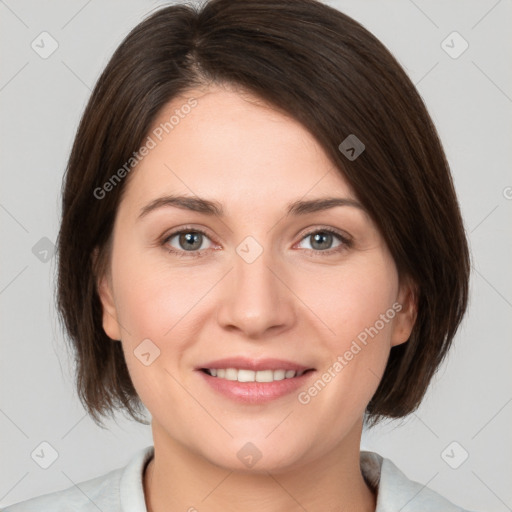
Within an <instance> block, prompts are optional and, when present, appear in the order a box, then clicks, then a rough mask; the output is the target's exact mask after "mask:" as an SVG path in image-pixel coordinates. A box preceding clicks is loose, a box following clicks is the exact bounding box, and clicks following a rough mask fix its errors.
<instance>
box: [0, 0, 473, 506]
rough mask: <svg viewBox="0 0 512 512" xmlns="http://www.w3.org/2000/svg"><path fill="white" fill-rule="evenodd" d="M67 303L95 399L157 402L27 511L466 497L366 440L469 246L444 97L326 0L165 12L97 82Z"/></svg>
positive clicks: (411, 389)
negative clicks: (114, 456)
mask: <svg viewBox="0 0 512 512" xmlns="http://www.w3.org/2000/svg"><path fill="white" fill-rule="evenodd" d="M58 254H59V282H58V301H59V310H60V313H61V315H62V318H63V321H64V323H65V326H66V328H67V330H68V333H69V336H70V339H71V341H72V343H73V347H74V349H75V351H76V359H77V386H78V390H79V396H80V398H81V400H82V402H83V404H84V406H85V407H86V408H87V410H88V412H89V413H90V415H91V416H92V417H93V418H94V419H95V421H97V422H98V423H99V424H101V419H100V417H101V416H102V415H107V414H113V412H114V411H115V410H116V409H121V410H125V411H127V412H128V413H129V414H130V415H132V416H133V418H135V419H136V420H138V421H142V422H143V421H144V420H143V419H142V418H141V417H140V416H139V413H141V412H142V411H143V409H144V407H146V408H147V410H148V411H149V412H150V413H151V416H152V421H151V428H152V433H153V440H154V446H151V447H148V448H146V449H145V450H143V451H142V452H140V453H138V454H137V455H136V456H135V457H134V458H133V459H132V461H131V462H130V464H129V465H128V466H127V467H126V468H121V469H119V470H115V471H112V472H110V473H108V474H106V475H103V476H100V477H98V478H96V479H94V480H91V481H88V482H85V483H82V484H80V489H77V488H76V487H73V488H70V489H67V490H65V491H59V492H55V493H51V494H48V495H45V496H41V497H37V498H34V499H32V500H28V501H25V502H23V503H21V504H18V505H14V506H11V507H8V508H7V509H6V510H7V511H8V512H16V511H18V510H19V511H21V510H23V511H32V510H34V511H35V510H38V511H42V510H48V511H50V510H51V511H57V510H97V509H100V510H102V511H103V512H107V511H113V510H124V511H133V512H141V511H145V510H147V511H149V512H160V511H169V510H190V511H192V510H199V511H201V510H211V511H216V510H221V509H222V510H244V511H252V510H258V511H260V510H261V509H262V508H263V509H266V510H273V511H281V510H287V511H290V510H310V511H314V510H326V509H327V510H361V511H377V512H382V511H385V510H409V511H413V510H418V511H419V510H421V511H426V510H436V511H439V510H443V511H451V510H454V511H455V510H461V509H460V508H459V507H457V506H455V505H454V504H452V503H450V502H449V501H448V500H447V499H445V498H443V497H442V496H440V495H439V494H437V493H435V492H434V491H431V490H429V489H427V488H424V486H422V485H420V484H418V483H416V482H413V481H411V480H409V479H408V478H407V477H406V476H405V475H404V474H403V473H402V472H401V471H400V470H399V469H398V468H397V467H396V466H395V465H394V464H393V463H392V462H391V461H390V460H388V459H384V458H382V457H381V456H380V455H378V454H376V453H373V452H361V451H360V439H361V431H362V427H363V422H365V421H366V423H367V424H368V425H374V424H376V423H377V422H378V421H379V420H381V419H383V418H401V417H404V416H406V415H407V414H409V413H411V412H412V411H414V410H415V409H416V408H417V407H418V405H419V403H420V401H421V399H422V397H423V396H424V394H425V391H426V389H427V386H428V384H429V382H430V380H431V378H432V376H433V374H434V373H435V371H436V369H437V368H438V366H439V364H440V363H441V362H442V360H443V358H444V357H445V355H446V353H447V351H448V349H449V347H450V344H451V341H452V339H453V337H454V335H455V332H456V330H457V328H458V325H459V323H460V321H461V319H462V316H463V314H464V311H465V309H466V303H467V295H468V276H469V261H468V260H469V258H468V248H467V242H466V239H465V235H464V229H463V224H462V220H461V215H460V211H459V207H458V203H457V199H456V195H455V192H454V188H453V184H452V180H451V176H450V171H449V167H448V164H447V161H446V158H445V155H444V152H443V149H442V145H441V143H440V141H439V139H438V136H437V133H436V130H435V128H434V126H433V124H432V122H431V119H430V117H429V115H428V113H427V111H426V109H425V106H424V104H423V102H422V100H421V98H420V96H419V94H418V93H417V91H416V90H415V88H414V86H413V84H412V83H411V82H410V80H409V79H408V77H407V76H406V74H405V73H404V71H403V70H402V68H401V67H400V66H399V64H398V63H397V61H396V60H395V59H394V58H393V56H392V55H391V54H390V53H389V52H388V51H387V50H386V48H385V47H384V46H383V45H382V44H381V43H380V42H379V41H378V40H377V39H376V38H375V37H374V36H373V35H371V34H370V33H369V32H368V31H366V30H365V29H364V28H363V27H362V26H361V25H359V24H358V23H357V22H355V21H354V20H352V19H351V18H349V17H347V16H346V15H344V14H342V13H340V12H338V11H336V10H334V9H332V8H330V7H328V6H326V5H323V4H321V3H319V2H315V1H313V0H293V1H291V0H277V1H273V0H272V1H271V0H265V1H263V0H254V1H253V0H248V1H244V2H236V1H232V0H213V1H211V2H208V3H206V4H205V5H204V6H203V7H201V8H198V9H194V8H192V7H189V6H185V5H176V6H170V7H166V8H163V9H161V10H159V11H157V12H156V13H154V14H153V15H152V16H150V17H149V18H148V19H146V20H145V21H144V22H143V23H141V24H140V25H138V26H137V27H136V28H135V29H134V30H133V31H132V32H131V33H130V34H129V35H128V37H127V38H126V39H125V40H124V41H123V43H122V44H121V45H120V47H119V48H118V49H117V51H116V52H115V54H114V55H113V57H112V59H111V61H110V62H109V64H108V65H107V67H106V69H105V71H104V72H103V74H102V76H101V77H100V79H99V81H98V83H97V85H96V88H95V90H94V91H93V94H92V96H91V99H90V101H89V103H88V105H87V107H86V110H85V113H84V116H83V118H82V121H81V124H80V127H79V129H78V133H77V135H76V139H75V143H74V146H73V149H72V153H71V156H70V159H69V163H68V168H67V172H66V176H65V186H64V191H63V216H62V224H61V230H60V234H59V243H58Z"/></svg>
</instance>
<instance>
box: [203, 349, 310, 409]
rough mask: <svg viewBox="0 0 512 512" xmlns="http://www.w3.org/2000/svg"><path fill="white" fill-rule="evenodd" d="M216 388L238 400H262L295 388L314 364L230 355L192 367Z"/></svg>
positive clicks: (259, 401) (307, 375)
mask: <svg viewBox="0 0 512 512" xmlns="http://www.w3.org/2000/svg"><path fill="white" fill-rule="evenodd" d="M196 370H199V371H200V373H201V374H202V375H204V378H205V380H206V382H207V383H208V384H209V385H210V386H211V387H212V388H213V389H214V390H215V391H217V392H219V393H221V394H223V395H224V396H227V397H228V398H231V399H233V400H235V401H237V402H241V403H253V404H254V403H264V402H267V401H270V400H273V399H276V398H279V397H281V396H284V395H286V394H289V393H291V392H292V391H294V390H296V389H297V388H298V387H299V386H301V385H302V384H303V383H304V380H305V379H307V378H308V377H309V374H311V373H314V370H315V369H314V368H311V367H308V366H304V365H301V364H298V363H295V362H293V361H287V360H284V359H249V358H242V357H232V358H226V359H220V360H216V361H210V362H207V363H205V364H204V365H201V366H200V367H198V368H196Z"/></svg>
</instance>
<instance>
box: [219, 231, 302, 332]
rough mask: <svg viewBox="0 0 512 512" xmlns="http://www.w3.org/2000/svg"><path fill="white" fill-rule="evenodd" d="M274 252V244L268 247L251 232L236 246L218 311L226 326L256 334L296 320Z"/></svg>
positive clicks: (220, 321)
mask: <svg viewBox="0 0 512 512" xmlns="http://www.w3.org/2000/svg"><path fill="white" fill-rule="evenodd" d="M273 255H274V251H272V249H271V248H265V247H264V246H263V244H261V243H260V242H259V241H258V240H256V239H255V238H254V237H252V236H247V237H246V238H245V239H243V240H242V242H240V244H239V245H238V246H237V247H236V248H235V252H234V254H233V266H234V268H233V272H231V273H230V281H229V286H227V287H226V291H225V294H224V295H223V298H222V300H221V304H220V305H219V310H218V314H217V319H218V321H219V323H221V324H222V325H223V326H224V327H227V326H232V327H236V328H238V329H239V330H241V331H243V332H244V333H245V334H246V335H247V336H251V337H255V336H260V335H262V334H263V333H264V332H265V331H266V330H267V329H269V328H271V327H273V328H277V327H278V326H281V327H283V326H285V325H288V324H290V323H291V322H292V321H293V307H292V304H291V302H290V297H289V295H290V293H289V291H288V289H287V288H286V286H284V284H283V283H282V282H281V280H280V279H279V278H278V277H276V274H279V270H278V269H279V262H278V261H277V259H276V258H274V257H273ZM281 279H283V280H285V279H284V277H282V278H281Z"/></svg>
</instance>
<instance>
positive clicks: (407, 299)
mask: <svg viewBox="0 0 512 512" xmlns="http://www.w3.org/2000/svg"><path fill="white" fill-rule="evenodd" d="M393 309H394V310H395V311H397V314H396V316H395V318H394V325H393V334H392V336H391V346H393V347H394V346H395V345H401V344H402V343H405V342H406V341H407V340H408V339H409V337H410V336H411V332H412V329H413V327H414V324H415V322H416V317H417V316H418V293H417V286H416V285H415V283H413V282H412V280H411V279H409V278H404V279H402V280H401V282H400V289H399V292H398V297H397V301H396V303H395V304H394V305H393Z"/></svg>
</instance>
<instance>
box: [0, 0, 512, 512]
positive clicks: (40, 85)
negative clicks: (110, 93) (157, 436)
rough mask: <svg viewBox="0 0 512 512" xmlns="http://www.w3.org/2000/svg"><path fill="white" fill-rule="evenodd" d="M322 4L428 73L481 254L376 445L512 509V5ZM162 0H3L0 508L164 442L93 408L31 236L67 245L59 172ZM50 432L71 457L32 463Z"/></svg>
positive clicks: (430, 101)
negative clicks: (115, 67) (59, 238)
mask: <svg viewBox="0 0 512 512" xmlns="http://www.w3.org/2000/svg"><path fill="white" fill-rule="evenodd" d="M326 3H329V4H330V5H332V6H334V7H337V8H339V9H340V10H342V11H343V12H345V13H347V14H348V15H350V16H352V17H354V18H355V19H356V20H358V21H359V22H361V23H362V24H363V25H364V26H366V27H367V28H368V29H369V30H370V31H372V32H373V33H374V34H375V35H376V36H377V37H378V38H379V39H380V40H381V41H382V42H383V43H384V44H385V45H386V46H387V47H388V48H389V49H390V50H391V51H392V52H393V53H394V55H395V56H396V57H397V58H398V60H399V62H400V63H401V64H402V65H403V66H404V68H405V70H406V71H407V73H408V74H409V76H410V77H411V79H412V80H413V82H414V83H415V84H417V87H418V89H419V92H420V94H421V95H422V96H423V98H424V99H425V102H426V104H427V106H428V108H429V111H430V113H431V115H432V117H433V119H434V122H435V123H436V126H437V128H438V130H439V133H440V136H441V139H442V141H443V144H444V146H445V149H446V152H447V155H448V158H449V162H450V164H451V166H452V172H453V176H454V180H455V185H456V189H457V191H458V195H459V198H460V202H461V207H462V211H463V216H464V220H465V224H466V229H467V232H468V236H469V239H470V243H471V250H472V257H473V275H472V282H471V305H470V309H469V312H468V314H467V317H466V319H465V322H464V324H463V325H462V328H461V330H460V332H459V333H458V335H457V338H456V340H455V345H454V348H453V350H452V352H451V354H450V356H449V359H448V360H447V362H446V364H444V365H443V367H442V368H441V370H440V372H439V374H438V375H437V377H436V379H435V381H434V382H433V383H432V385H431V387H430V389H429V392H428V395H427V397H426V399H425V401H424V403H423V404H422V405H421V407H420V409H419V410H418V411H417V412H416V413H415V414H412V415H410V416H409V417H408V418H406V419H405V420H404V421H402V422H392V423H388V424H386V425H382V426H380V427H378V428H376V429H375V430H374V431H371V432H365V433H364V438H363V448H365V449H370V450H374V451H377V452H379V453H381V454H382V455H384V456H386V457H389V458H391V459H392V460H393V461H394V462H395V463H396V464H397V465H398V466H399V467H400V468H401V469H402V470H403V471H404V472H405V473H406V474H407V475H408V476H409V477H410V478H412V479H414V480H417V481H419V482H422V483H424V484H427V485H428V486H429V487H431V488H433V489H434V490H436V491H438V492H440V493H441V494H443V495H445V496H446V497H448V498H449V499H451V500H452V501H454V502H455V503H457V504H460V505H461V506H464V507H466V508H469V509H473V510H476V511H484V510H485V511H488V512H491V511H493V512H504V511H506V510H512V486H511V485H510V483H511V482H512V464H511V459H512V457H511V456H512V440H511V436H510V426H511V423H512V386H511V379H510V375H511V372H510V363H511V359H512V358H511V355H512V344H511V343H510V329H511V327H512V325H511V318H512V315H511V313H512V286H511V284H512V283H511V281H512V279H511V271H510V261H511V253H512V237H511V232H510V228H509V225H507V221H509V220H510V214H511V210H512V199H511V198H512V188H511V187H512V175H511V173H510V164H511V161H512V158H511V153H512V150H511V146H512V144H511V141H512V137H511V136H512V133H511V132H512V127H511V112H512V87H511V75H512V68H511V66H510V62H512V45H511V36H510V20H511V19H512V5H511V4H512V2H511V1H510V0H500V1H496V0H486V1H483V0H482V1H464V2H462V1H446V0H444V1H441V0H437V1H426V0H421V1H420V0H415V1H414V2H413V1H412V0H393V1H391V0H387V1H382V0H378V1H377V0H375V1H368V0H359V1H357V0H339V1H330V2H326ZM163 4H164V3H163V2H155V1H152V2H150V1H143V0H130V1H125V0H123V1H121V0H109V1H103V2H100V1H98V0H89V1H82V0H80V1H78V0H73V1H70V0H67V1H64V0H60V1H55V2H52V3H51V4H49V3H46V2H39V1H36V0H30V1H16V0H5V1H4V0H0V44H1V46H0V48H1V53H2V60H1V67H0V73H1V76H0V102H1V114H0V125H1V156H2V158H1V171H2V178H1V194H0V222H1V229H2V256H1V257H2V261H1V275H0V308H1V315H2V324H1V338H0V339H1V343H2V349H1V360H0V364H1V366H0V379H1V388H0V389H1V397H0V400H1V401H0V429H1V441H0V442H1V454H2V455H1V458H0V460H1V461H2V465H1V473H0V506H6V505H9V504H11V503H14V502H18V501H21V500H23V499H27V498H29V497H32V496H36V495H40V494H43V493H47V492H51V491H55V490H58V489H63V488H66V487H69V486H71V485H72V484H73V483H77V482H80V481H83V480H86V479H89V478H92V477H95V476H98V475H100V474H103V473H106V472H107V471H110V470H111V469H114V468H117V467H120V466H123V465H125V464H126V463H127V462H128V460H129V459H130V458H131V457H132V456H133V454H134V453H135V452H136V451H137V450H139V449H141V448H143V447H145V446H148V445H150V444H152V439H151V432H150V428H149V427H146V426H143V425H139V424H137V423H135V422H129V421H127V420H125V419H124V418H123V416H121V415H119V416H118V417H119V420H118V423H117V424H116V423H111V424H109V430H102V429H100V428H99V427H97V426H96V425H95V424H94V423H93V422H92V420H91V419H90V418H89V417H88V416H86V414H85V412H84V410H83V408H82V406H81V405H80V403H79V401H78V399H77V398H76V394H75V392H74V383H73V374H72V364H71V362H70V358H69V356H68V352H67V351H66V348H65V342H64V338H63V336H62V334H61V332H60V328H59V325H58V323H57V320H56V316H55V308H54V304H53V292H54V279H55V278H54V271H55V259H54V258H52V259H51V260H49V261H48V262H46V263H45V262H44V261H41V259H40V258H43V259H44V253H43V252H42V251H43V250H44V247H43V249H41V248H39V258H38V257H36V255H35V254H34V253H33V251H32V249H33V247H34V246H35V245H36V244H37V243H38V242H39V241H40V239H41V238H43V237H47V238H48V239H50V240H51V241H52V242H55V239H56V235H57V231H58V222H59V215H60V185H61V178H62V174H63V171H64V168H65V164H66V160H67V157H68V154H69V150H70V148H71V144H72V140H73V137H74V135H75V130H76V128H77V124H78V121H79V118H80V115H81V112H82V110H83V108H84V106H85V103H86V101H87V99H88V97H89V95H90V92H91V89H92V87H93V85H94V83H95V81H96V79H97V78H98V76H99V73H100V72H101V70H102V69H103V67H104V66H105V65H106V63H107V61H108V59H109V57H110V56H111V54H112V52H113V51H114V49H115V48H116V47H117V45H118V44H119V43H120V42H121V40H122V39H123V38H124V36H125V35H126V34H127V32H128V31H129V30H130V29H131V28H132V27H133V26H135V25H136V24H137V23H138V22H139V21H141V20H142V18H143V17H144V16H145V15H146V14H147V13H149V12H150V11H152V10H154V9H155V8H156V7H158V6H160V5H163ZM43 31H47V32H49V33H50V34H51V35H52V37H53V38H54V39H55V40H56V41H57V42H58V45H59V46H58V48H57V50H56V51H55V52H54V53H53V54H52V55H51V56H50V57H49V58H47V59H43V58H41V57H40V56H39V55H38V54H37V53H36V52H35V51H34V50H33V49H32V48H31V43H32V41H33V40H34V39H36V38H37V37H38V36H39V34H40V33H41V32H43ZM453 31H457V32H459V33H460V35H461V36H462V37H463V38H464V39H465V40H466V41H467V42H468V43H469V48H468V49H467V50H466V51H465V52H464V53H463V54H462V55H461V56H459V57H458V58H456V59H454V58H452V57H450V56H449V55H448V54H447V53H446V52H445V50H444V49H443V47H442V46H441V43H442V41H443V40H445V38H446V37H447V36H448V35H449V34H451V33H452V32H453ZM450 41H451V40H450V39H449V40H448V44H450V45H452V46H454V50H453V49H452V52H453V51H455V50H457V49H458V48H460V46H459V44H460V41H457V40H455V42H454V43H451V42H450ZM40 243H44V242H40ZM36 247H39V246H36ZM36 252H38V251H37V250H36ZM49 255H50V254H48V256H49ZM506 261H508V262H509V264H508V265H506ZM43 441H46V442H48V443H50V444H51V445H52V446H53V447H54V448H55V450H56V451H57V452H58V458H57V460H56V461H55V462H54V463H53V464H52V465H51V466H50V467H49V468H48V469H42V468H41V467H39V465H37V464H36V463H35V462H34V460H33V459H32V458H31V453H32V452H33V450H34V449H35V448H36V447H38V446H39V445H40V443H41V442H43ZM453 441H456V442H457V443H458V445H456V446H455V448H454V450H453V451H452V450H451V449H450V450H448V455H449V457H446V455H445V457H444V459H443V457H442V456H441V454H442V453H443V451H444V450H445V448H446V447H447V446H448V445H449V444H450V443H452V442H453ZM462 450H465V451H467V452H468V454H469V457H468V459H467V460H466V461H465V462H464V463H463V464H462V465H460V467H458V469H452V468H451V467H450V466H449V465H448V464H447V462H445V460H449V461H450V462H451V463H452V465H454V464H455V463H457V462H458V461H460V460H462V459H461V458H462V456H463V454H464V452H463V451H462ZM404 512H405V510H404Z"/></svg>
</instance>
